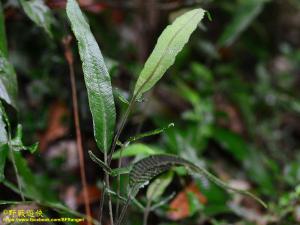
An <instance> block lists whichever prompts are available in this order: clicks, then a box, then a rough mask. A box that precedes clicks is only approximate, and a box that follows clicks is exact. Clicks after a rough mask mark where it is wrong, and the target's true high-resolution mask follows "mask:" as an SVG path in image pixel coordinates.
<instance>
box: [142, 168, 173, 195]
mask: <svg viewBox="0 0 300 225" xmlns="http://www.w3.org/2000/svg"><path fill="white" fill-rule="evenodd" d="M172 179H173V173H172V171H170V172H169V173H167V174H163V175H160V176H159V177H157V178H156V179H155V180H154V181H153V182H152V183H151V184H150V185H149V187H148V189H147V198H148V200H151V201H152V200H153V201H156V200H158V199H159V198H160V197H161V196H162V194H163V193H164V191H165V190H166V188H167V187H168V186H169V184H170V183H171V181H172Z"/></svg>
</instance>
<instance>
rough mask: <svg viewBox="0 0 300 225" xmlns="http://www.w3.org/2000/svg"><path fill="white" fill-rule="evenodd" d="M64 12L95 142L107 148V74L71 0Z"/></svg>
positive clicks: (110, 104)
mask: <svg viewBox="0 0 300 225" xmlns="http://www.w3.org/2000/svg"><path fill="white" fill-rule="evenodd" d="M67 15H68V18H69V20H70V22H71V26H72V30H73V32H74V35H75V37H76V39H77V41H78V48H79V54H80V58H81V61H82V68H83V73H84V78H85V84H86V87H87V91H88V98H89V104H90V109H91V112H92V116H93V121H94V133H95V138H96V142H97V144H98V147H99V148H100V149H101V150H102V151H104V152H107V151H108V150H109V147H110V145H111V142H112V137H113V134H114V129H115V120H116V111H115V103H114V98H113V92H112V87H111V82H110V76H109V74H108V71H107V68H106V66H105V63H104V60H103V56H102V54H101V51H100V49H99V46H98V44H97V42H96V40H95V38H94V36H93V34H92V33H91V30H90V27H89V25H88V23H87V22H86V20H85V18H84V16H83V14H82V12H81V10H80V8H79V6H78V4H77V2H76V1H75V0H68V2H67Z"/></svg>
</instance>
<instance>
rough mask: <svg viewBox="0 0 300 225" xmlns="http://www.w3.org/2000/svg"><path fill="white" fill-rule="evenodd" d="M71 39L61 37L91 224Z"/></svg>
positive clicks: (84, 194) (85, 199) (88, 221)
mask: <svg viewBox="0 0 300 225" xmlns="http://www.w3.org/2000/svg"><path fill="white" fill-rule="evenodd" d="M71 40H72V38H71V36H67V37H65V38H64V39H63V45H64V47H65V58H66V60H67V62H68V65H69V71H70V80H71V89H72V101H73V113H74V123H75V130H76V143H77V150H78V156H79V166H80V177H81V184H82V187H83V196H84V206H85V212H86V215H87V218H88V219H87V224H88V225H91V224H92V222H91V219H92V216H91V215H92V214H91V208H90V204H89V196H88V190H87V181H86V175H85V163H84V154H83V147H82V139H81V130H80V121H79V110H78V101H77V92H76V80H75V72H74V60H73V53H72V49H71V47H70V44H71Z"/></svg>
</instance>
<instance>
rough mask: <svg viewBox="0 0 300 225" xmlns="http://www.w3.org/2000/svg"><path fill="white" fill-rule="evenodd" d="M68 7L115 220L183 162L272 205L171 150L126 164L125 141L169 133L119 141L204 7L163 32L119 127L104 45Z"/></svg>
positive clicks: (78, 13) (72, 4)
mask: <svg viewBox="0 0 300 225" xmlns="http://www.w3.org/2000/svg"><path fill="white" fill-rule="evenodd" d="M66 11H67V15H68V18H69V21H70V24H71V27H72V30H73V33H74V35H75V37H76V39H77V42H78V49H79V54H80V58H81V61H82V69H83V73H84V79H85V84H86V88H87V92H88V100H89V106H90V110H91V114H92V118H93V126H94V135H95V140H96V143H97V146H98V148H99V150H100V151H101V152H102V153H103V161H102V160H100V159H99V158H97V157H96V156H95V155H94V154H93V153H92V152H91V151H90V152H89V153H90V157H91V159H92V160H93V161H95V162H96V163H97V164H98V165H99V166H100V167H101V168H102V169H103V171H104V172H105V181H104V184H105V185H104V188H105V190H104V191H103V196H102V201H101V211H102V210H103V204H104V203H103V202H104V195H106V194H107V195H108V205H109V217H110V223H111V224H116V225H120V224H121V223H122V221H123V218H124V216H125V214H126V211H127V208H128V205H129V204H130V203H131V202H132V200H134V202H135V203H136V204H139V203H138V202H137V201H136V200H135V196H136V194H137V193H138V191H139V190H140V189H141V188H142V187H144V186H145V185H147V184H148V183H149V182H151V180H152V179H153V178H154V177H156V176H157V175H159V174H161V173H163V172H165V171H167V170H169V169H171V168H172V167H174V166H183V167H185V168H186V169H187V170H188V171H189V172H190V173H191V174H198V175H201V176H204V177H206V178H207V179H208V180H210V181H212V182H213V183H215V184H216V185H218V186H220V187H222V188H225V189H228V190H232V191H235V192H239V193H242V194H245V195H248V196H251V197H252V198H254V199H255V200H257V201H258V202H260V203H261V204H262V205H263V206H266V205H265V203H264V202H262V201H261V200H260V199H259V198H257V197H256V196H254V195H253V194H251V193H249V192H246V191H243V190H239V189H236V188H234V187H231V186H229V185H227V184H226V183H224V182H223V181H221V180H220V179H218V178H217V177H215V176H214V175H212V174H211V173H209V172H208V171H207V170H205V169H204V168H202V167H200V166H198V165H195V164H194V163H192V162H190V161H189V160H187V159H183V158H180V157H178V156H174V155H167V154H159V155H154V156H148V157H146V158H144V159H142V160H140V161H138V162H136V163H134V164H132V165H129V167H126V168H122V167H121V160H122V157H123V156H122V153H123V151H124V146H125V145H129V146H130V142H132V141H135V140H137V139H140V138H143V137H145V136H149V135H154V134H158V133H161V132H163V131H164V128H162V129H158V130H155V131H150V132H148V133H146V134H140V135H138V136H137V137H135V138H131V139H130V140H129V141H128V142H127V143H126V144H122V143H120V141H119V137H120V135H121V133H122V131H123V129H124V127H125V124H126V122H127V120H128V117H129V116H130V113H131V111H132V110H133V108H134V105H135V104H136V102H137V101H138V100H139V99H140V98H142V96H143V94H144V93H146V92H147V91H149V90H150V89H151V88H153V86H154V85H155V84H156V83H157V82H158V81H159V80H160V79H161V78H162V76H163V75H164V74H165V72H166V71H167V70H168V68H169V67H170V66H171V65H172V64H173V63H174V61H175V58H176V56H177V54H178V53H179V52H180V51H181V50H182V48H183V47H184V45H185V44H186V43H187V42H188V40H189V38H190V36H191V34H192V33H193V32H194V31H195V30H196V28H197V26H198V24H199V23H200V21H201V20H202V19H203V17H204V15H205V11H204V10H203V9H194V10H191V11H188V12H186V13H184V14H183V15H182V16H180V17H178V18H177V19H176V20H175V21H174V22H173V23H172V24H171V25H169V26H168V27H166V29H165V30H164V31H163V32H162V34H161V35H160V37H159V39H158V41H157V43H156V46H155V48H154V50H153V52H152V53H151V55H150V56H149V58H148V60H147V61H146V63H145V65H144V68H143V69H142V71H141V73H140V75H139V77H138V79H137V82H136V85H135V88H134V90H133V92H132V97H131V100H130V101H129V102H128V107H127V110H126V112H125V114H124V115H123V117H122V118H121V120H120V122H119V126H118V127H116V107H115V103H114V96H113V91H112V85H111V80H110V76H109V73H108V70H107V67H106V65H105V62H104V59H103V56H102V54H101V51H100V48H99V46H98V44H97V42H96V40H95V38H94V36H93V34H92V32H91V30H90V27H89V24H88V22H87V21H86V19H85V17H84V15H83V13H82V12H81V10H80V8H79V6H78V4H77V2H76V0H68V1H67V7H66ZM117 146H120V149H119V151H118V152H116V148H117ZM113 157H115V158H118V161H119V163H118V168H115V169H112V168H111V167H110V164H111V160H112V159H113ZM124 173H129V177H130V181H129V188H128V196H127V197H126V198H124V197H122V196H120V176H121V175H122V174H124ZM110 177H118V179H117V182H118V190H116V191H114V190H111V188H110ZM111 195H115V196H116V197H117V199H120V200H121V201H122V202H124V201H125V203H124V206H123V208H122V210H119V205H120V204H119V200H118V201H117V203H116V210H115V211H116V212H115V215H114V213H113V205H112V200H111ZM142 208H143V207H142ZM101 215H102V213H101ZM100 221H101V218H100ZM114 221H116V223H114Z"/></svg>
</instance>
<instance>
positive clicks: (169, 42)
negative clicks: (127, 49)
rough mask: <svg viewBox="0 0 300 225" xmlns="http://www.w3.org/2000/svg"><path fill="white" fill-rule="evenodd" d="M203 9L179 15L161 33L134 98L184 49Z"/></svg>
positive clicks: (138, 82) (151, 83)
mask: <svg viewBox="0 0 300 225" xmlns="http://www.w3.org/2000/svg"><path fill="white" fill-rule="evenodd" d="M204 12H205V11H204V10H203V9H194V10H191V11H189V12H187V13H185V14H184V15H182V16H180V17H178V18H177V19H176V20H175V21H174V22H173V23H172V25H169V26H168V27H167V28H166V29H165V30H164V31H163V32H162V34H161V35H160V37H159V38H158V41H157V43H156V46H155V48H154V50H153V52H152V53H151V55H150V57H149V58H148V60H147V61H146V63H145V66H144V68H143V70H142V72H141V74H140V76H139V78H138V80H137V83H136V85H135V89H134V94H133V96H134V100H136V99H138V98H140V97H141V95H142V94H143V93H145V92H146V91H148V90H149V89H150V88H152V87H153V86H154V85H155V83H156V82H157V81H158V80H159V79H160V78H161V77H162V76H163V75H164V73H165V72H166V70H167V69H168V68H169V67H170V66H171V65H172V64H173V63H174V61H175V58H176V55H177V54H178V53H179V52H180V51H181V50H182V48H183V46H184V45H185V44H186V43H187V41H188V40H189V37H190V36H191V34H192V33H193V31H194V30H195V29H196V27H197V25H198V23H199V22H200V21H201V19H202V18H203V16H204Z"/></svg>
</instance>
